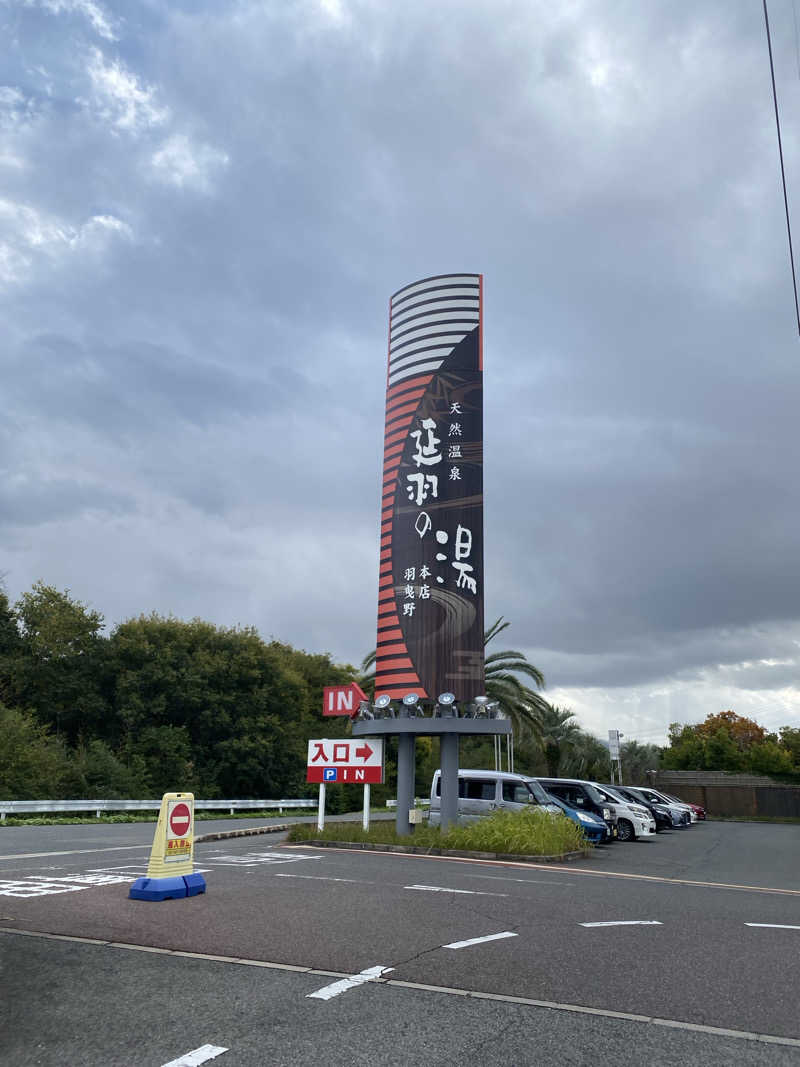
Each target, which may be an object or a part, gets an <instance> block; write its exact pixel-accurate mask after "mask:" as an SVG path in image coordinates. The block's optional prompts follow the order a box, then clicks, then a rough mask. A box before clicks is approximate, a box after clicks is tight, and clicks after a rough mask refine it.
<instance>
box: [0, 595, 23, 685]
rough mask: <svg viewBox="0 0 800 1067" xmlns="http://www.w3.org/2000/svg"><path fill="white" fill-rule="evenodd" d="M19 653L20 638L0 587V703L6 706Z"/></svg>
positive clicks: (12, 614) (12, 613) (8, 604)
mask: <svg viewBox="0 0 800 1067" xmlns="http://www.w3.org/2000/svg"><path fill="white" fill-rule="evenodd" d="M19 651H20V636H19V630H18V629H17V620H16V618H15V616H14V612H13V611H12V609H11V605H10V603H9V600H8V596H7V594H6V592H5V590H4V589H3V587H2V585H0V701H5V702H6V704H10V703H12V700H13V696H14V692H13V688H12V675H13V674H14V673H16V671H15V661H16V659H17V656H18V655H19Z"/></svg>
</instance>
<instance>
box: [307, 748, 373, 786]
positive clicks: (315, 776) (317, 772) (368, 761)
mask: <svg viewBox="0 0 800 1067" xmlns="http://www.w3.org/2000/svg"><path fill="white" fill-rule="evenodd" d="M306 781H307V782H322V783H323V784H325V783H331V784H342V783H344V784H355V785H380V784H381V782H383V741H382V740H375V739H374V738H370V739H369V740H367V739H364V738H359V739H354V738H346V739H344V740H341V739H327V738H323V739H321V740H311V741H309V742H308V757H307V760H306Z"/></svg>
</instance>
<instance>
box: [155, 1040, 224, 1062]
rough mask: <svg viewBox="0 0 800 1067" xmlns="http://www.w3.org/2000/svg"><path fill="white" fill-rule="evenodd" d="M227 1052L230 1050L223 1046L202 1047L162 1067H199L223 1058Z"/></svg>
mask: <svg viewBox="0 0 800 1067" xmlns="http://www.w3.org/2000/svg"><path fill="white" fill-rule="evenodd" d="M227 1051H228V1049H226V1048H222V1046H221V1045H201V1046H200V1048H196V1049H193V1050H192V1051H191V1052H187V1053H186V1054H185V1055H183V1056H179V1057H178V1059H177V1060H170V1061H169V1063H165V1064H163V1065H162V1067H199V1065H200V1064H201V1063H206V1062H207V1061H208V1060H214V1059H216V1058H217V1056H221V1055H222V1053H223V1052H227Z"/></svg>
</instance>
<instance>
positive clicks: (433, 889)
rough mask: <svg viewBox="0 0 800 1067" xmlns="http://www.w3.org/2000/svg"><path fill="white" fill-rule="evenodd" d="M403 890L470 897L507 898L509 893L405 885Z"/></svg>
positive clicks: (439, 886) (440, 886)
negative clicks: (461, 894) (457, 894)
mask: <svg viewBox="0 0 800 1067" xmlns="http://www.w3.org/2000/svg"><path fill="white" fill-rule="evenodd" d="M403 889H420V890H424V891H425V892H426V893H464V894H465V895H466V896H469V897H507V896H508V893H482V892H481V891H480V890H479V889H448V888H447V886H443V885H404V886H403Z"/></svg>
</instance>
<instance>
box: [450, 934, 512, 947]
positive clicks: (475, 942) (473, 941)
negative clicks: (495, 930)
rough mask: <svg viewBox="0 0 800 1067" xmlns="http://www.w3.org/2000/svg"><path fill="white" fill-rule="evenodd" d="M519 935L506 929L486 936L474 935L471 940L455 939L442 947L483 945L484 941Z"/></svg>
mask: <svg viewBox="0 0 800 1067" xmlns="http://www.w3.org/2000/svg"><path fill="white" fill-rule="evenodd" d="M518 936H519V935H518V934H512V933H511V931H510V930H505V931H504V932H503V933H502V934H487V936H486V937H472V938H470V939H469V941H453V942H451V943H450V944H449V945H442V948H468V947H469V946H470V945H482V944H483V942H484V941H499V940H500V939H501V938H503V937H518Z"/></svg>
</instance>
